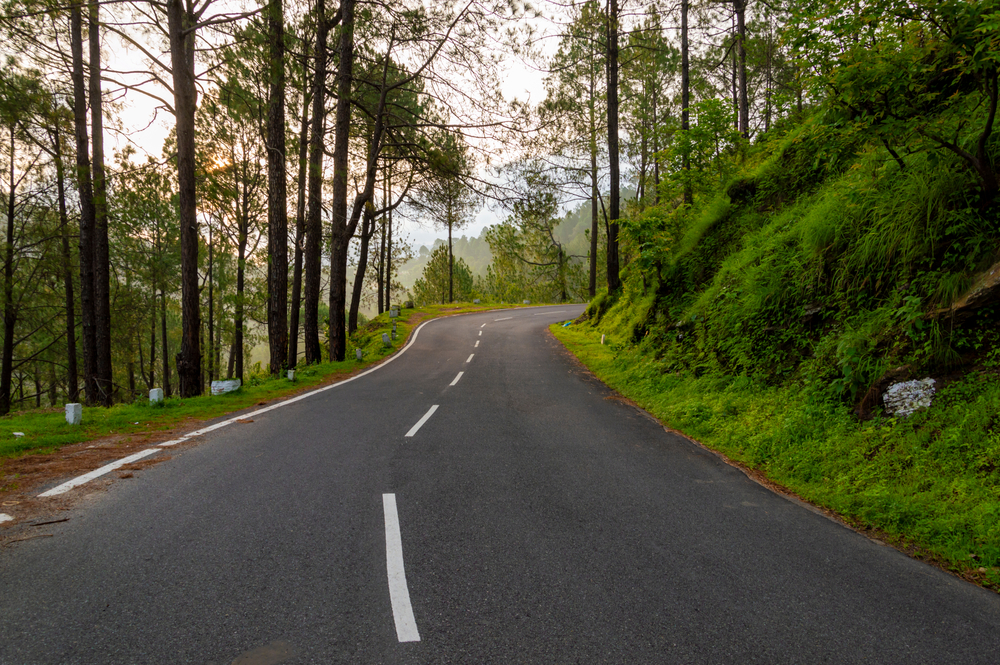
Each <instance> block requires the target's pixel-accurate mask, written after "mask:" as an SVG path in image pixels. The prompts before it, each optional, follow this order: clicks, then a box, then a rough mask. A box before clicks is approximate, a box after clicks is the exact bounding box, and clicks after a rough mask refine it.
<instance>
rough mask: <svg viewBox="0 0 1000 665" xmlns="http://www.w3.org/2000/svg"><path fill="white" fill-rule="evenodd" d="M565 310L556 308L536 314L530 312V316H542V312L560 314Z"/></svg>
mask: <svg viewBox="0 0 1000 665" xmlns="http://www.w3.org/2000/svg"><path fill="white" fill-rule="evenodd" d="M565 311H566V310H564V309H557V310H556V311H554V312H539V313H538V314H532V316H542V315H543V314H562V313H563V312H565Z"/></svg>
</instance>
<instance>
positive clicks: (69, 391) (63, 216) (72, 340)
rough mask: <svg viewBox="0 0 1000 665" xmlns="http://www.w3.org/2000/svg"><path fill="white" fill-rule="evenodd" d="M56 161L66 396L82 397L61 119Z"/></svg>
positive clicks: (55, 143)
mask: <svg viewBox="0 0 1000 665" xmlns="http://www.w3.org/2000/svg"><path fill="white" fill-rule="evenodd" d="M52 143H53V148H54V151H55V161H56V193H57V195H58V197H59V228H60V230H61V231H62V269H63V292H64V293H65V295H66V399H67V400H68V401H69V402H76V401H78V400H79V399H80V386H79V384H78V383H77V374H78V370H77V367H76V303H75V302H74V299H73V254H72V252H71V251H70V246H69V214H68V213H67V211H66V169H65V165H64V164H63V155H62V137H61V135H60V134H59V121H58V120H56V122H55V129H54V130H53V137H52Z"/></svg>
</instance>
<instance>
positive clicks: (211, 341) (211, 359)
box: [208, 217, 219, 382]
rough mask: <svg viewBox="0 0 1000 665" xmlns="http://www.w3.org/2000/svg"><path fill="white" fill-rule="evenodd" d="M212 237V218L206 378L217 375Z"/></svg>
mask: <svg viewBox="0 0 1000 665" xmlns="http://www.w3.org/2000/svg"><path fill="white" fill-rule="evenodd" d="M213 240H214V239H213V238H212V218H211V217H209V219H208V380H209V382H212V381H214V380H215V379H216V376H217V375H218V370H219V368H218V366H217V365H216V363H215V251H214V249H215V248H214V247H213V245H214V244H215V243H214V242H213Z"/></svg>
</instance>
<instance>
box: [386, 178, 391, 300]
mask: <svg viewBox="0 0 1000 665" xmlns="http://www.w3.org/2000/svg"><path fill="white" fill-rule="evenodd" d="M385 180H386V199H385V200H386V201H391V200H392V162H389V163H388V164H386V165H385ZM391 295H392V208H389V216H388V217H387V218H386V238H385V308H386V309H389V307H390V305H391V304H392V300H390V296H391Z"/></svg>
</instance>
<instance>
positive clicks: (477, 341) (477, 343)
mask: <svg viewBox="0 0 1000 665" xmlns="http://www.w3.org/2000/svg"><path fill="white" fill-rule="evenodd" d="M476 346H477V347H478V346H479V340H478V339H477V340H476ZM473 348H475V347H473Z"/></svg>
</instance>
